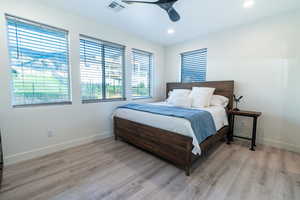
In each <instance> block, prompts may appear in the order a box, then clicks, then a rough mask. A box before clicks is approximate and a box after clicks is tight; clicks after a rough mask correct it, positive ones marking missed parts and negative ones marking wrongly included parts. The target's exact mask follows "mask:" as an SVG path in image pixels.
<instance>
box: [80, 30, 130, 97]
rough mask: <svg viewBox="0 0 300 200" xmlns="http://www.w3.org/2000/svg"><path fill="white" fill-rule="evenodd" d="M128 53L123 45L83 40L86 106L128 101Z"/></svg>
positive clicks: (81, 55)
mask: <svg viewBox="0 0 300 200" xmlns="http://www.w3.org/2000/svg"><path fill="white" fill-rule="evenodd" d="M124 52H125V47H124V46H122V45H119V44H114V43H110V42H105V41H101V40H98V39H93V38H90V37H87V36H83V35H81V36H80V71H81V98H82V101H83V102H84V103H89V102H97V101H103V100H104V101H105V100H122V99H125V97H124Z"/></svg>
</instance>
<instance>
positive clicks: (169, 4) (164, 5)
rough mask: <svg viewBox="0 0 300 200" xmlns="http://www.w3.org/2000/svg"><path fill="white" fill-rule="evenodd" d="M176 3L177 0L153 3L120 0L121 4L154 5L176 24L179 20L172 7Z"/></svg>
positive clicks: (160, 0)
mask: <svg viewBox="0 0 300 200" xmlns="http://www.w3.org/2000/svg"><path fill="white" fill-rule="evenodd" d="M176 1H178V0H158V1H155V2H151V1H130V0H129V1H128V0H122V2H124V3H128V4H131V3H147V4H155V5H157V6H159V7H160V8H162V9H164V10H165V11H166V12H167V13H168V15H169V18H170V20H171V21H173V22H177V21H178V20H179V19H180V15H179V14H178V12H177V11H176V10H175V9H174V7H173V5H174V3H176Z"/></svg>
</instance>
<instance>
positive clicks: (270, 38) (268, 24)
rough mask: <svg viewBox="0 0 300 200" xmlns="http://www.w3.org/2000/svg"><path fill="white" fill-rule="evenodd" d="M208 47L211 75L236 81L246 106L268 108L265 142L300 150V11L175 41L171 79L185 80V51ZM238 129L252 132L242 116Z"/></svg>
mask: <svg viewBox="0 0 300 200" xmlns="http://www.w3.org/2000/svg"><path fill="white" fill-rule="evenodd" d="M200 48H208V69H207V70H208V74H207V79H208V80H235V81H236V82H235V87H236V89H235V93H236V94H238V95H244V101H243V102H242V104H241V108H244V109H249V110H258V111H262V112H263V116H262V117H261V119H260V121H259V129H258V134H259V140H260V142H263V143H267V144H271V145H274V146H279V147H283V148H287V149H290V150H294V151H299V152H300V12H299V11H298V12H295V13H289V14H284V15H281V16H276V17H272V18H265V19H263V20H260V21H258V22H256V23H253V24H250V25H249V24H247V25H244V26H239V27H236V28H232V29H230V30H225V31H223V32H219V33H214V34H209V35H207V36H204V37H199V38H198V39H195V40H192V41H189V42H185V43H183V44H177V45H174V46H169V47H168V48H167V49H166V57H165V63H166V64H165V65H166V66H165V71H166V73H165V80H166V81H179V80H180V78H179V77H180V56H179V54H180V53H182V52H185V51H190V50H195V49H200ZM239 119H240V120H239V123H237V126H236V133H239V134H242V135H247V134H249V133H250V132H251V128H250V125H251V124H250V121H249V120H246V119H241V118H239Z"/></svg>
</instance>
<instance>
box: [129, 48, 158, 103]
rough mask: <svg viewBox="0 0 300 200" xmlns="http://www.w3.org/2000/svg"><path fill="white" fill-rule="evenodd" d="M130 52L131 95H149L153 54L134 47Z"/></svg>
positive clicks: (135, 96)
mask: <svg viewBox="0 0 300 200" xmlns="http://www.w3.org/2000/svg"><path fill="white" fill-rule="evenodd" d="M132 54H133V66H132V68H133V70H132V96H133V98H147V97H150V96H151V72H152V65H153V55H152V53H148V52H145V51H141V50H137V49H134V50H133V51H132Z"/></svg>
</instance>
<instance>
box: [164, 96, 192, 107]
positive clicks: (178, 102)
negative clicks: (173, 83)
mask: <svg viewBox="0 0 300 200" xmlns="http://www.w3.org/2000/svg"><path fill="white" fill-rule="evenodd" d="M168 104H169V105H172V106H178V107H184V108H191V106H192V99H191V98H190V97H189V96H181V97H180V96H176V97H174V96H173V97H172V98H171V99H170V100H169V101H168Z"/></svg>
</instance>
